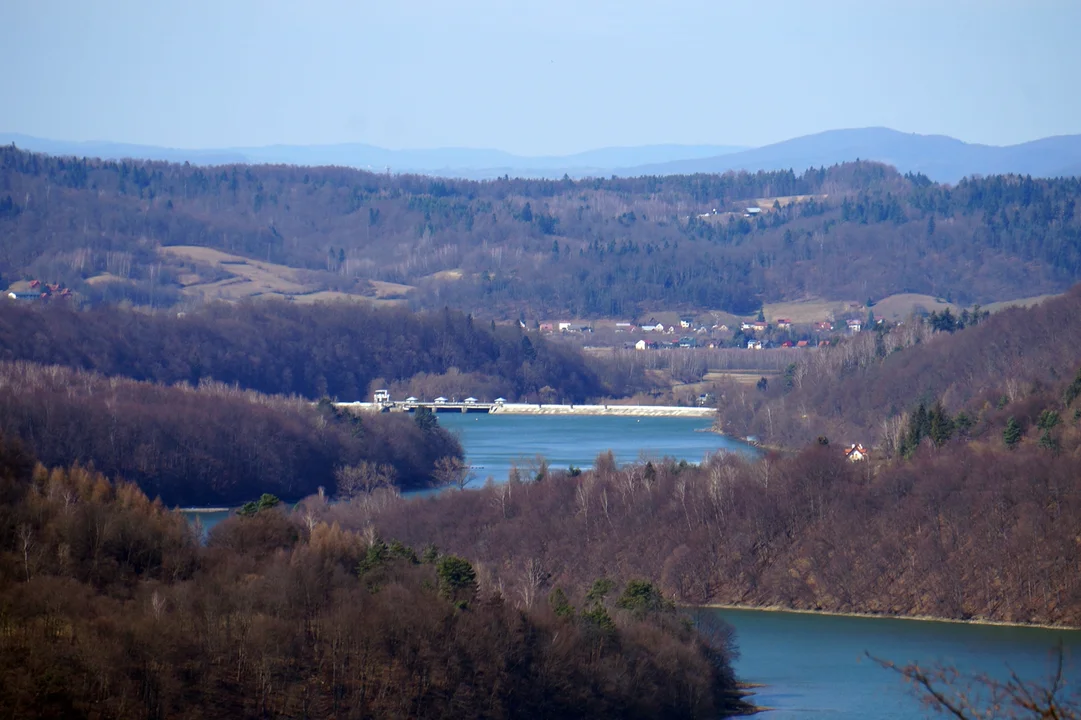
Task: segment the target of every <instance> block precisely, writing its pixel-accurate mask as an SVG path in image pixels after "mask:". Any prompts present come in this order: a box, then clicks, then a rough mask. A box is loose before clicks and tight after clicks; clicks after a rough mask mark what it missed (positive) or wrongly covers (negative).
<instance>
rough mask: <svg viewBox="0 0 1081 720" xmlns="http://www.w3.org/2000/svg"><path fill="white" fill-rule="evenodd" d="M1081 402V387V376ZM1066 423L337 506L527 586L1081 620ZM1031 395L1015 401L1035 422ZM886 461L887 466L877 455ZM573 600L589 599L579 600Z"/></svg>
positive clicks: (1072, 432)
mask: <svg viewBox="0 0 1081 720" xmlns="http://www.w3.org/2000/svg"><path fill="white" fill-rule="evenodd" d="M1075 384H1076V387H1077V394H1079V395H1081V377H1079V379H1078V380H1077V381H1076V383H1075ZM1061 393H1062V387H1061V385H1060V386H1058V387H1056V388H1055V389H1054V392H1048V393H1046V394H1043V395H1041V396H1039V397H1038V398H1037V399H1036V401H1035V402H1036V403H1037V404H1039V405H1041V406H1043V407H1048V405H1049V404H1051V405H1053V406H1054V407H1057V408H1058V411H1057V412H1058V416H1057V420H1056V421H1055V423H1053V424H1051V428H1050V430H1042V429H1040V428H1039V427H1037V426H1036V424H1033V425H1032V426H1029V427H1022V428H1021V429H1020V430H1019V432H1018V437H1017V438H1015V439H1013V441H1012V443H1011V441H1010V438H1009V433H1007V432H1004V431H1006V429H1007V428H1008V427H1009V422H1008V419H1007V418H1002V419H1001V420H1000V421H999V422H998V424H997V425H995V426H994V427H993V428H991V429H990V430H989V431H988V432H986V433H983V434H982V435H981V436H980V437H978V438H975V439H970V440H968V441H967V442H952V443H949V444H947V445H944V446H943V447H937V448H936V447H933V446H932V447H929V448H922V447H921V448H920V449H919V450H918V451H917V452H915V453H914V454H913V455H912V457H911V458H897V459H896V460H893V461H889V462H884V461H881V459H880V458H879V459H873V460H872V461H864V462H849V461H848V460H847V459H845V457H844V455H843V453H842V452H841V450H842V448H839V447H837V446H836V445H820V444H818V443H815V444H812V445H811V446H809V447H808V448H806V449H804V450H803V451H801V452H800V453H798V454H793V455H787V456H782V455H776V454H769V455H766V456H765V457H764V458H762V459H761V460H758V461H746V460H743V459H741V458H739V457H737V456H735V455H728V456H724V457H716V458H713V459H712V460H710V461H709V462H708V463H706V464H704V465H702V466H701V467H698V466H693V465H686V464H683V463H680V464H677V463H674V462H663V463H658V464H652V463H646V464H641V463H639V464H635V465H631V466H628V467H625V468H623V469H616V468H615V467H614V463H613V462H612V460H611V458H610V457H604V456H602V457H600V458H598V461H597V463H596V469H595V470H593V471H587V472H584V473H582V474H578V475H574V474H568V473H564V472H555V473H550V474H547V475H545V476H542V477H541V478H539V479H537V480H534V479H533V478H530V479H529V480H522V479H517V478H514V477H512V478H511V481H510V482H508V483H506V484H503V485H491V486H489V487H486V488H484V489H483V490H478V491H475V492H463V493H445V494H443V495H441V496H439V497H437V498H434V499H429V500H424V501H415V502H405V501H402V502H398V503H389V504H387V503H378V504H377V503H370V505H368V506H366V505H365V504H364V503H363V502H358V501H355V502H354V503H352V504H351V505H349V506H340V507H334V508H330V509H329V510H328V513H329V514H330V515H331V516H333V517H334V518H335V519H337V520H339V521H340V522H343V523H345V524H346V525H347V526H348V525H351V524H356V525H357V526H360V527H363V526H365V525H367V524H368V523H373V524H374V526H375V527H376V528H378V530H379V531H380V532H381V533H384V534H387V535H390V536H394V537H398V538H402V539H403V540H404V541H406V542H416V541H417V540H418V539H419V538H422V537H423V538H425V539H426V540H430V541H431V542H435V543H436V544H437V545H438V546H439V547H441V548H444V549H446V550H448V551H450V552H454V553H458V554H461V555H463V556H465V557H468V558H470V559H471V560H473V561H474V562H475V563H476V564H477V566H478V569H480V570H482V571H483V572H484V573H485V574H486V575H487V576H488V577H489V578H490V580H489V582H491V583H493V584H498V585H501V586H505V587H507V588H510V589H513V591H514V592H518V593H521V594H526V595H528V594H534V595H543V594H545V593H548V592H552V591H553V590H554V589H555V588H560V587H568V588H570V587H583V586H584V584H587V583H589V582H592V581H593V579H595V578H602V577H605V576H610V577H639V578H643V579H646V580H649V581H651V582H654V583H657V584H658V586H659V587H660V588H661V590H662V591H663V592H665V593H666V594H670V595H671V596H672V597H674V598H675V599H676V600H678V601H683V602H687V603H693V604H700V603H734V604H742V605H751V606H766V607H774V606H780V607H788V608H798V609H807V610H827V611H836V612H862V613H875V614H890V615H924V616H935V617H942V618H953V619H974V618H980V619H986V620H997V621H1007V622H1020V623H1057V624H1064V625H1069V626H1078V625H1081V582H1079V578H1078V575H1077V573H1076V568H1077V564H1078V562H1081V546H1079V545H1078V543H1077V537H1076V535H1077V527H1078V526H1079V524H1081V487H1079V485H1078V467H1081V419H1079V418H1081V412H1077V413H1075V412H1074V411H1075V410H1079V409H1081V401H1078V400H1077V399H1076V398H1075V399H1074V401H1073V402H1072V403H1071V404H1070V405H1066V406H1064V405H1063V400H1062V394H1061ZM1032 404H1033V401H1032V400H1019V401H1018V402H1017V403H1010V404H1007V406H1006V407H1005V408H1004V411H1005V413H1009V416H1010V417H1013V416H1016V417H1017V418H1020V417H1022V416H1023V415H1024V414H1025V412H1026V411H1027V407H1028V406H1030V405H1032ZM872 457H873V456H872ZM571 601H572V602H573V603H579V604H580V603H585V602H586V598H585V597H584V596H582V595H580V594H579V595H576V596H573V597H572V598H571Z"/></svg>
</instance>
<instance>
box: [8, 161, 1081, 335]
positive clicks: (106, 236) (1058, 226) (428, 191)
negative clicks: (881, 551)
mask: <svg viewBox="0 0 1081 720" xmlns="http://www.w3.org/2000/svg"><path fill="white" fill-rule="evenodd" d="M1079 193H1081V181H1079V180H1077V179H1057V180H1034V179H1031V178H1028V177H1016V176H995V177H988V178H983V179H972V180H964V181H962V182H960V183H958V184H957V185H956V186H953V187H950V186H941V185H936V184H934V183H931V182H930V181H929V180H928V179H927V178H926V177H923V176H918V175H917V176H905V177H902V176H900V175H899V174H897V173H896V172H895V171H893V170H891V169H889V168H887V167H885V166H882V165H877V164H872V163H851V164H846V165H840V166H835V167H832V168H829V169H816V170H809V171H807V172H805V173H803V174H802V175H798V176H797V175H795V174H794V173H792V172H791V171H778V172H759V173H754V174H749V173H729V174H725V175H688V176H671V177H640V178H622V179H620V178H612V179H593V180H581V181H572V180H570V179H565V180H562V181H550V180H510V179H503V180H495V181H487V182H470V181H455V180H447V179H439V178H428V177H419V176H408V175H404V176H388V175H377V174H372V173H366V172H363V171H358V170H348V169H343V168H297V167H272V166H239V165H238V166H223V167H216V168H193V167H188V166H181V165H170V164H166V163H151V162H122V163H115V162H100V161H94V160H85V159H72V158H50V157H46V156H42V155H36V154H30V153H25V152H22V151H20V150H18V149H15V148H13V147H6V148H3V149H0V241H2V243H0V247H2V252H0V275H2V276H3V278H4V279H6V280H9V281H10V280H17V279H21V278H31V277H33V278H40V279H44V280H46V281H49V282H61V281H62V282H65V283H67V284H68V285H69V286H71V287H73V288H75V289H76V290H78V291H79V292H80V293H82V294H83V295H84V296H85V297H88V298H103V297H108V298H115V297H122V296H128V297H131V298H133V299H134V300H136V301H137V302H140V303H145V304H169V303H172V302H176V301H178V300H179V299H180V297H181V296H180V294H179V280H180V278H181V277H183V276H186V275H191V274H196V275H201V276H204V277H205V278H206V277H208V278H210V279H215V278H216V277H217V276H216V275H215V274H214V270H213V269H211V268H208V267H205V266H201V265H199V263H197V262H194V261H191V262H187V261H180V260H176V259H175V258H174V259H171V260H170V259H169V258H166V257H163V256H162V254H161V253H159V252H158V250H159V248H160V247H162V246H170V245H194V246H202V247H209V248H215V249H219V250H223V251H226V252H229V253H235V254H239V255H242V256H246V257H251V258H259V259H264V260H267V261H270V262H275V263H281V264H284V265H289V266H292V267H296V268H305V269H307V270H310V271H312V272H313V273H315V274H316V275H315V276H313V277H316V280H315V281H313V282H315V284H316V285H318V286H319V287H323V288H336V289H342V290H346V291H351V292H363V291H364V290H365V288H366V287H367V281H369V280H373V279H374V280H383V281H392V282H399V283H406V284H409V285H415V286H416V287H417V290H416V291H415V292H413V293H412V294H411V295H410V298H411V300H412V302H413V303H414V304H416V305H420V306H427V307H435V308H441V307H443V306H444V305H446V304H448V303H450V304H451V305H453V306H456V307H459V308H462V309H464V310H469V311H474V312H478V313H479V312H482V311H483V312H484V313H485V314H486V315H492V314H494V315H502V316H509V317H516V316H517V315H518V314H519V313H520V312H529V313H531V314H538V315H549V314H569V315H582V316H597V315H605V316H611V315H619V316H633V315H635V314H637V313H638V312H641V311H645V310H649V309H653V308H657V307H661V306H663V307H668V308H674V307H685V308H692V307H694V308H711V309H727V310H730V311H733V312H738V313H747V312H750V311H753V310H754V309H756V308H757V307H758V306H759V304H760V303H761V302H762V301H763V300H770V301H776V300H783V299H799V298H803V297H805V296H808V295H811V296H821V297H831V298H842V297H849V298H851V297H857V298H862V297H866V296H876V297H881V296H885V295H889V294H893V293H896V292H905V291H907V292H918V293H925V294H932V295H937V296H948V297H951V298H952V299H954V300H956V301H958V302H961V303H963V304H966V305H967V304H970V303H972V302H985V301H988V300H999V299H1008V298H1013V297H1021V296H1030V295H1032V294H1035V293H1042V292H1049V291H1058V290H1062V289H1064V288H1065V287H1066V286H1068V285H1069V284H1071V283H1072V282H1075V281H1077V280H1078V279H1079V278H1081V241H1079V238H1081V235H1079V228H1081V218H1079V216H1078V213H1077V212H1076V202H1077V198H1078V195H1079ZM796 196H798V197H796ZM759 199H765V200H764V202H763V203H762V205H763V206H764V207H762V212H761V213H760V214H759V215H758V216H756V217H745V216H744V215H745V213H744V210H745V208H746V207H747V206H748V205H752V204H753V205H755V206H758V202H757V201H758V200H759ZM789 200H796V201H795V202H791V203H790V202H789ZM714 210H716V211H717V212H718V214H716V215H714V214H713V211H714ZM730 211H731V212H730ZM444 271H447V272H444ZM90 278H97V280H95V283H88V282H87V280H88V279H90Z"/></svg>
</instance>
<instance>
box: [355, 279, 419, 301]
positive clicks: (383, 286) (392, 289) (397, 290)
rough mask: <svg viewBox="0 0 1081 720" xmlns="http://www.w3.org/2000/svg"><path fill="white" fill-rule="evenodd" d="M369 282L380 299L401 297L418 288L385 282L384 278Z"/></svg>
mask: <svg viewBox="0 0 1081 720" xmlns="http://www.w3.org/2000/svg"><path fill="white" fill-rule="evenodd" d="M369 284H370V285H371V286H372V289H373V290H375V296H376V297H377V298H379V299H380V300H394V299H401V298H404V297H405V296H406V295H408V294H409V293H411V292H413V291H414V290H416V288H415V287H414V286H412V285H402V284H401V283H392V282H383V281H382V280H370V281H369ZM342 294H344V293H342Z"/></svg>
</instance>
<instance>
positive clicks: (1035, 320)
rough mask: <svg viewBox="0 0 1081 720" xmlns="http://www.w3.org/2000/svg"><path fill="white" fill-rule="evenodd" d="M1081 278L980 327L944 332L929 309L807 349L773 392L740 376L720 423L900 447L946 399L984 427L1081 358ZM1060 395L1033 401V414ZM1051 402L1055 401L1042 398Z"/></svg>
mask: <svg viewBox="0 0 1081 720" xmlns="http://www.w3.org/2000/svg"><path fill="white" fill-rule="evenodd" d="M1078 348H1081V285H1079V286H1076V287H1074V288H1073V289H1072V290H1070V291H1069V292H1068V293H1066V294H1065V295H1063V296H1060V297H1055V298H1051V299H1048V300H1045V301H1044V302H1043V303H1041V304H1040V305H1037V306H1035V307H1032V308H1011V309H1007V310H1003V311H1001V312H998V313H995V314H994V315H992V316H991V317H990V318H988V319H986V320H984V321H982V322H980V323H979V324H978V325H976V326H975V327H968V328H966V329H964V330H960V331H957V332H954V333H948V332H937V333H936V332H934V330H933V328H932V327H931V325H930V324H929V323H927V322H924V321H923V320H922V319H920V318H910V319H909V320H907V321H905V322H904V323H903V324H901V325H897V326H894V327H892V328H891V329H889V330H888V331H880V332H873V331H872V332H862V333H859V334H858V335H856V336H853V337H851V338H848V339H846V340H844V341H842V342H840V343H839V344H837V345H835V346H832V347H829V348H826V349H820V350H816V351H814V352H806V353H802V354H800V356H799V357H800V358H801V359H800V360H798V361H797V362H795V363H794V364H793V365H792V366H791V367H790V369H789V371H788V372H787V373H786V376H785V378H784V379H783V380H781V381H773V380H771V381H770V383H769V385H768V389H767V391H766V392H761V391H759V390H757V389H755V388H749V387H740V386H732V387H730V388H728V389H727V390H726V391H725V392H724V393H723V394H722V395H721V396H720V397H719V408H720V409H719V412H720V419H719V425H720V427H721V428H722V429H723V430H724V431H725V432H727V433H731V434H733V435H738V436H746V435H755V436H757V437H759V438H760V439H762V441H763V442H765V443H767V444H772V445H784V446H789V447H798V446H801V445H803V444H806V443H808V442H812V441H814V439H815V438H816V437H818V436H820V435H825V436H827V437H829V438H830V439H832V440H834V441H835V442H837V441H840V442H847V443H852V442H862V443H864V444H868V445H869V444H871V443H872V442H873V443H875V444H877V445H878V446H879V449H880V450H882V451H885V452H889V453H892V452H894V451H896V450H897V449H899V444H900V443H899V441H900V434H901V433H902V432H903V429H904V428H905V427H906V425H907V423H908V420H909V415H910V413H911V412H912V411H915V410H916V409H917V407H918V406H919V405H920V404H921V403H923V404H924V405H925V406H927V407H931V406H932V405H934V404H935V403H936V402H941V403H942V405H943V406H944V407H945V409H946V410H948V411H949V412H950V413H951V414H956V413H958V412H961V411H964V412H965V413H966V414H967V415H968V417H969V418H970V419H971V420H972V422H974V423H976V425H977V428H976V429H975V430H973V432H974V433H978V432H979V430H978V426H979V424H980V423H981V422H983V421H986V422H987V423H990V425H994V426H998V424H1000V423H1001V422H1002V420H1003V419H1004V416H1003V415H1002V410H1001V407H1000V405H1001V404H1002V403H1001V401H1002V398H1003V396H1005V398H1006V400H1007V401H1008V402H1018V403H1020V402H1021V401H1023V400H1024V399H1025V398H1028V397H1031V396H1033V394H1034V393H1035V394H1036V395H1042V393H1043V392H1044V390H1046V388H1049V387H1055V386H1058V385H1060V384H1061V383H1062V382H1063V381H1064V380H1067V379H1069V378H1072V377H1073V376H1074V374H1075V372H1076V371H1077V368H1078V366H1079V365H1081V353H1079V351H1078ZM1054 402H1055V400H1054V399H1053V398H1052V399H1048V400H1045V401H1037V402H1029V403H1026V404H1025V407H1024V412H1025V413H1026V414H1025V418H1026V422H1028V423H1030V424H1031V423H1034V422H1035V420H1036V417H1037V416H1038V415H1039V413H1040V412H1041V411H1043V410H1045V409H1054V407H1053V406H1052V405H1053V404H1054ZM1041 403H1046V404H1041Z"/></svg>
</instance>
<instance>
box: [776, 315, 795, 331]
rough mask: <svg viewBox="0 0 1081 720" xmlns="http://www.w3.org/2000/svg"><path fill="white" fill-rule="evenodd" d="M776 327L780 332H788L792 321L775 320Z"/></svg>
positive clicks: (785, 319) (784, 319)
mask: <svg viewBox="0 0 1081 720" xmlns="http://www.w3.org/2000/svg"><path fill="white" fill-rule="evenodd" d="M776 322H777V327H778V328H780V329H781V330H788V329H789V328H790V327H792V321H791V320H789V319H788V318H777V321H776Z"/></svg>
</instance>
